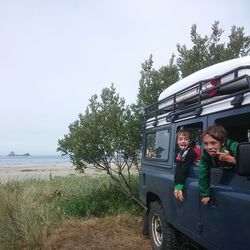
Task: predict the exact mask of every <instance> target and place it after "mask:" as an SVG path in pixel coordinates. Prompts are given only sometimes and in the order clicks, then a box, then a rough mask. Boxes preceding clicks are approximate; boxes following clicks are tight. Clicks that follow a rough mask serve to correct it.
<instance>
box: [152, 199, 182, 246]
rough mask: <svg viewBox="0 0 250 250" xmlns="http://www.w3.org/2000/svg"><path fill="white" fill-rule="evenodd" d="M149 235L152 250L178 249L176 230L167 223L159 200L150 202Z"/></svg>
mask: <svg viewBox="0 0 250 250" xmlns="http://www.w3.org/2000/svg"><path fill="white" fill-rule="evenodd" d="M148 226H149V236H150V240H151V244H152V248H153V249H154V250H164V249H167V250H175V249H178V245H177V238H176V230H175V228H174V227H173V226H172V225H171V224H169V223H167V221H166V219H165V217H164V213H163V209H162V206H161V204H160V202H158V201H155V202H152V203H151V204H150V210H149V215H148Z"/></svg>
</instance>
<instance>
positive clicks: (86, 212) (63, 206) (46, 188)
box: [0, 175, 141, 249]
mask: <svg viewBox="0 0 250 250" xmlns="http://www.w3.org/2000/svg"><path fill="white" fill-rule="evenodd" d="M137 182H138V176H136V175H135V176H133V189H134V190H135V192H138V191H137V187H138V183H137ZM0 201H1V202H0V249H40V248H41V247H42V244H43V242H45V241H46V237H47V236H48V231H49V227H50V226H52V225H55V224H60V223H62V222H64V221H65V220H68V219H70V218H89V217H93V216H95V217H101V216H106V215H115V214H119V213H124V212H126V213H132V214H139V213H141V210H140V208H139V207H138V206H136V205H135V204H134V203H133V202H132V201H130V200H128V198H127V197H126V196H125V195H124V194H122V193H121V192H120V190H119V189H118V188H117V187H116V186H115V185H114V184H113V183H112V181H111V180H110V178H109V177H107V176H99V177H93V176H91V177H89V176H82V177H80V176H68V177H57V178H54V179H52V180H50V181H48V180H37V179H30V180H25V181H10V182H8V183H6V184H1V185H0Z"/></svg>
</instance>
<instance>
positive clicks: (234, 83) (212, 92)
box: [143, 65, 250, 126]
mask: <svg viewBox="0 0 250 250" xmlns="http://www.w3.org/2000/svg"><path fill="white" fill-rule="evenodd" d="M246 69H247V73H246V71H245V70H246ZM243 70H244V71H243ZM248 70H249V72H248ZM240 71H242V72H245V74H239V72H240ZM247 92H250V65H248V66H240V67H237V68H235V69H233V70H230V71H228V72H226V73H224V74H221V75H218V76H215V77H213V78H209V79H205V80H201V81H197V82H195V83H194V84H191V85H190V86H188V87H186V88H183V89H182V90H180V91H178V92H176V93H174V94H171V95H169V96H167V97H165V98H163V99H161V100H159V101H157V102H155V103H153V104H151V105H149V106H148V107H146V108H145V110H144V115H143V124H144V126H146V125H147V124H149V123H150V124H153V125H154V126H156V125H157V124H158V121H159V120H160V119H161V120H162V119H166V121H168V122H174V121H175V120H178V119H182V118H187V117H191V116H196V117H198V116H200V115H201V114H202V110H203V108H204V107H205V106H208V105H210V104H213V103H216V102H219V101H222V100H225V99H228V98H232V97H234V99H233V100H232V101H231V105H232V107H238V106H240V105H241V104H242V102H243V99H244V94H245V93H247Z"/></svg>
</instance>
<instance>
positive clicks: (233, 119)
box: [215, 113, 250, 142]
mask: <svg viewBox="0 0 250 250" xmlns="http://www.w3.org/2000/svg"><path fill="white" fill-rule="evenodd" d="M215 123H217V124H221V125H223V126H224V127H225V129H226V130H227V132H228V138H229V139H231V140H234V141H238V142H250V114H249V113H247V114H241V115H235V116H230V117H224V118H220V119H217V120H215Z"/></svg>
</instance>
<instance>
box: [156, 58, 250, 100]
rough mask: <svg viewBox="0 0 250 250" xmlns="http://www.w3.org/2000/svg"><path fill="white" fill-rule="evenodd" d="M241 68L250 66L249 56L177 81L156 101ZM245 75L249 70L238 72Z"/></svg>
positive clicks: (208, 68)
mask: <svg viewBox="0 0 250 250" xmlns="http://www.w3.org/2000/svg"><path fill="white" fill-rule="evenodd" d="M242 66H250V56H246V57H241V58H236V59H232V60H228V61H225V62H221V63H217V64H214V65H212V66H210V67H207V68H204V69H201V70H199V71H197V72H195V73H193V74H191V75H189V76H187V77H185V78H183V79H181V80H179V81H178V82H176V83H174V84H172V85H171V86H169V87H168V88H167V89H165V90H164V91H163V92H162V93H161V94H160V96H159V99H158V100H159V101H160V100H162V99H164V98H166V97H168V96H170V95H173V94H175V93H177V92H179V91H181V90H183V89H184V88H187V87H189V86H192V85H193V84H194V83H197V82H199V81H203V80H206V79H211V78H216V77H217V76H219V75H222V74H224V73H227V72H229V71H231V70H234V69H236V68H239V67H242ZM246 73H247V74H248V75H250V70H242V71H241V72H240V75H243V74H246ZM240 75H239V76H240ZM224 80H225V81H226V80H227V79H224Z"/></svg>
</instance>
